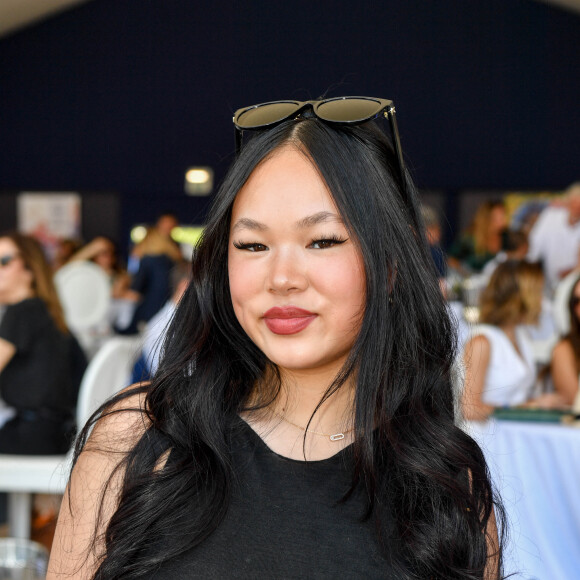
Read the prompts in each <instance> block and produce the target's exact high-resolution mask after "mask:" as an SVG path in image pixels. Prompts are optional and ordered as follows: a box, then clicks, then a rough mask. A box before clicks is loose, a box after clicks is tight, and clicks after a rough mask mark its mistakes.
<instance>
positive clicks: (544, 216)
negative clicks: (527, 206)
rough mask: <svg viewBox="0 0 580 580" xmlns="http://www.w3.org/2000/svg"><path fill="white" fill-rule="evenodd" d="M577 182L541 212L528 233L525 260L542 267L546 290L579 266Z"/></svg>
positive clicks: (579, 200)
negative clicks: (562, 198) (528, 239)
mask: <svg viewBox="0 0 580 580" xmlns="http://www.w3.org/2000/svg"><path fill="white" fill-rule="evenodd" d="M579 250H580V182H578V183H574V184H572V185H571V186H570V187H569V188H568V189H567V190H566V192H565V197H564V200H562V201H558V202H557V203H554V204H551V205H550V206H548V207H547V208H545V209H544V210H543V211H542V213H541V214H540V216H539V217H538V219H537V221H536V223H535V224H534V226H533V228H532V229H531V231H530V251H529V253H528V259H529V260H533V261H539V262H541V263H542V266H543V268H544V273H545V275H546V281H547V284H548V287H549V289H550V290H554V289H555V287H556V286H557V284H558V282H559V281H560V280H561V279H562V278H563V277H564V276H566V275H567V274H569V273H570V272H571V271H572V270H573V269H574V268H576V267H577V266H578V264H579V256H578V253H579Z"/></svg>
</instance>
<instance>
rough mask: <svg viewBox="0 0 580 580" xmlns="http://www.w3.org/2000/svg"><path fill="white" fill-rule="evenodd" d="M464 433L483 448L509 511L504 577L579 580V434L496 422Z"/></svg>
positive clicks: (476, 425)
mask: <svg viewBox="0 0 580 580" xmlns="http://www.w3.org/2000/svg"><path fill="white" fill-rule="evenodd" d="M466 430H467V431H468V432H469V433H470V434H471V435H472V436H473V437H474V438H475V439H476V440H477V441H478V442H479V444H480V445H481V447H482V449H483V451H484V453H485V455H486V458H487V461H488V463H489V467H490V471H491V474H492V478H493V481H494V483H495V485H496V487H497V489H498V490H499V492H500V494H501V496H502V498H503V501H504V505H505V508H506V512H507V516H508V523H509V534H510V538H509V542H508V547H507V552H506V557H505V572H506V573H515V576H513V578H520V579H526V580H531V579H534V580H536V579H537V580H573V579H578V578H580V429H577V428H573V427H567V426H563V425H558V424H548V423H530V422H521V421H497V420H494V419H492V420H490V421H488V422H487V423H485V424H481V423H470V424H469V426H467V428H466Z"/></svg>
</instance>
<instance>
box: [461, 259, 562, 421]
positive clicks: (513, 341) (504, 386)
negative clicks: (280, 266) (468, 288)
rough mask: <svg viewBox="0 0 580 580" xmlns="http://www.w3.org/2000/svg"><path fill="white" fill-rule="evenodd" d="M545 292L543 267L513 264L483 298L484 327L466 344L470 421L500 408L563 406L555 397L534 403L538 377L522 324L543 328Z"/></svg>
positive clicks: (504, 266) (499, 272) (503, 267)
mask: <svg viewBox="0 0 580 580" xmlns="http://www.w3.org/2000/svg"><path fill="white" fill-rule="evenodd" d="M543 287H544V276H543V274H542V270H541V268H540V266H539V265H537V264H531V263H529V262H525V261H518V260H508V261H506V262H503V263H501V264H500V265H499V266H498V267H497V268H496V269H495V271H494V272H493V274H492V276H491V279H490V281H489V284H488V285H487V287H486V288H485V290H484V291H483V293H482V296H481V307H480V316H479V320H480V323H481V324H479V325H478V326H476V327H475V328H474V330H473V333H472V338H471V339H470V340H469V341H468V342H467V343H466V345H465V351H464V363H465V369H466V373H465V387H464V392H463V396H462V411H463V417H464V418H465V419H467V420H474V421H481V420H484V419H487V417H489V415H491V414H492V413H493V411H494V409H495V408H496V407H516V406H520V405H524V404H527V405H535V406H541V407H545V408H549V407H559V406H561V405H562V404H563V401H562V400H561V398H560V397H559V396H558V395H555V394H545V395H541V396H539V397H536V398H533V390H534V387H535V384H536V381H537V378H538V374H537V371H536V363H535V361H534V357H533V352H532V347H531V344H530V341H529V339H528V338H527V334H526V330H525V329H524V328H523V326H522V325H526V324H537V322H538V319H539V316H540V313H541V309H542V291H543Z"/></svg>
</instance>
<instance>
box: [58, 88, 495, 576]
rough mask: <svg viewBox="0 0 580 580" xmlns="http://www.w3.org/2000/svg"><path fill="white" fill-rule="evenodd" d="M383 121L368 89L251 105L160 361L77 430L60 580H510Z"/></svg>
mask: <svg viewBox="0 0 580 580" xmlns="http://www.w3.org/2000/svg"><path fill="white" fill-rule="evenodd" d="M383 113H384V114H385V115H388V117H389V119H390V120H391V126H392V127H393V129H395V128H396V124H395V119H394V107H393V105H392V102H391V101H386V100H382V99H374V98H369V97H364V98H363V97H345V98H341V99H328V100H325V101H313V102H307V103H293V102H292V101H285V102H281V103H270V104H262V105H260V106H256V107H249V108H246V109H242V110H240V111H238V113H237V114H236V117H235V119H236V124H237V125H236V126H237V127H238V128H240V129H244V130H246V129H250V128H252V129H254V130H255V136H254V137H253V138H252V139H249V140H248V142H247V143H244V146H243V147H242V148H241V151H240V153H239V156H238V158H237V160H236V161H235V162H234V164H233V166H232V168H231V169H230V172H229V173H228V176H227V177H226V178H225V180H224V183H223V185H222V187H221V188H220V191H219V192H218V194H217V196H216V198H215V200H214V203H213V206H212V211H211V214H210V217H209V223H208V224H207V226H206V228H205V230H204V235H203V237H202V239H201V241H200V243H199V245H198V247H197V251H196V253H195V256H194V259H193V274H192V282H191V284H190V285H189V286H188V289H187V290H186V292H185V294H184V296H183V298H182V299H181V301H180V303H179V305H178V307H177V311H176V314H175V316H174V318H173V322H172V325H171V326H170V328H169V331H168V333H167V339H166V343H165V347H164V356H163V359H162V361H161V362H160V365H159V368H158V371H157V373H156V374H155V375H154V376H153V379H152V381H151V383H150V384H149V383H144V384H138V385H136V386H134V387H133V388H130V389H129V390H126V391H125V392H123V393H121V394H119V395H118V396H117V397H116V398H115V400H113V401H112V402H111V403H110V404H108V405H106V406H105V407H104V408H103V412H102V415H101V416H100V417H98V418H97V419H96V420H95V422H94V425H93V426H94V429H93V431H92V433H91V435H90V438H89V439H88V441H86V435H87V433H88V431H85V433H84V436H83V437H82V438H81V439H80V440H79V445H78V452H79V453H78V454H77V457H76V464H75V467H74V469H73V472H72V476H71V481H70V484H69V486H68V492H67V498H65V501H64V502H63V504H62V505H63V507H62V510H61V513H60V516H59V523H58V527H57V532H56V537H55V541H54V544H53V549H52V554H51V561H50V565H49V576H48V577H49V578H55V579H56V578H59V579H63V578H73V577H74V578H122V577H125V578H176V579H177V578H234V577H235V578H248V579H250V578H289V577H292V578H393V579H395V578H396V579H401V580H402V579H411V578H448V579H451V578H455V579H459V578H463V579H468V578H486V579H492V578H494V579H497V578H500V577H501V544H500V543H499V540H498V535H497V529H496V526H495V516H494V494H493V491H492V488H491V485H490V482H489V479H488V475H487V472H486V465H485V460H484V458H483V455H482V453H481V450H480V449H479V448H478V446H477V445H476V444H475V442H474V441H473V440H472V439H471V438H470V437H468V436H467V435H466V434H465V433H464V432H462V431H461V430H460V429H459V428H458V427H457V426H456V425H455V422H454V401H453V396H452V388H451V380H450V379H451V367H452V362H453V360H454V352H453V344H454V337H453V332H452V327H451V323H450V320H449V317H448V315H447V310H446V305H445V301H444V298H443V296H442V294H441V292H440V290H439V286H438V281H437V278H436V275H435V272H434V268H433V266H432V264H431V262H430V260H431V257H430V255H429V252H428V249H427V246H426V242H425V240H424V237H423V233H422V232H423V225H422V223H421V220H420V217H419V212H418V208H417V202H416V199H417V194H416V190H415V189H414V187H413V184H412V183H411V181H410V179H409V177H408V175H407V174H406V172H405V170H404V168H403V166H402V155H401V154H400V150H399V149H397V150H396V151H397V153H399V154H397V153H395V151H394V150H393V147H392V146H391V144H390V142H389V141H388V140H387V138H386V136H385V135H384V134H383V133H382V131H380V130H379V128H378V127H377V126H376V125H375V124H374V123H373V122H372V119H375V118H377V117H378V118H379V119H380V118H382V117H383ZM366 121H368V122H366ZM365 122H366V123H365ZM244 132H245V131H244ZM397 137H398V136H397V135H396V134H395V138H394V143H395V145H396V146H397V147H398V145H399V143H398V138H397ZM89 428H90V427H89ZM85 441H86V443H85ZM497 514H498V516H500V517H501V510H499V511H498V512H497ZM499 528H500V530H503V529H504V527H503V526H499Z"/></svg>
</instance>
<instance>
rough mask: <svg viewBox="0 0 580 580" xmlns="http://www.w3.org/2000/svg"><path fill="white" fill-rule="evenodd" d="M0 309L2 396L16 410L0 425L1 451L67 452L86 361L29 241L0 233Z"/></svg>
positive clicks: (41, 257)
mask: <svg viewBox="0 0 580 580" xmlns="http://www.w3.org/2000/svg"><path fill="white" fill-rule="evenodd" d="M0 304H3V305H5V307H6V308H5V311H4V315H3V317H2V321H1V322H0V396H1V397H2V399H3V400H4V401H5V402H6V404H7V405H9V406H10V407H12V408H13V409H14V410H15V415H14V417H13V418H12V419H10V420H8V421H7V422H6V423H5V424H4V425H3V426H2V427H1V428H0V453H15V454H24V455H28V454H32V455H53V454H61V453H66V452H67V451H68V448H69V447H70V445H71V442H72V438H73V436H74V433H75V425H74V411H75V406H76V399H77V395H78V388H79V386H80V382H81V379H82V375H83V373H84V370H85V368H86V358H85V356H84V354H83V351H82V350H81V348H80V346H79V344H78V342H77V341H76V339H75V337H74V336H73V335H72V334H71V333H70V332H69V330H68V328H67V326H66V323H65V320H64V316H63V312H62V308H61V305H60V303H59V300H58V296H57V294H56V290H55V288H54V285H53V282H52V272H51V270H50V266H49V265H48V262H47V261H46V259H45V257H44V254H43V251H42V248H41V247H40V245H39V244H38V242H37V241H36V240H34V239H33V238H31V237H28V236H24V235H21V234H18V233H6V234H3V235H0Z"/></svg>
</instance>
